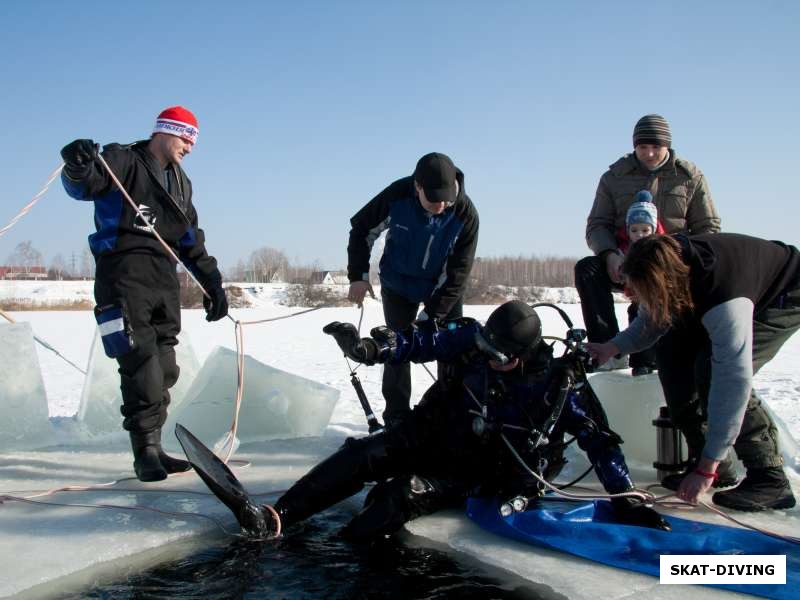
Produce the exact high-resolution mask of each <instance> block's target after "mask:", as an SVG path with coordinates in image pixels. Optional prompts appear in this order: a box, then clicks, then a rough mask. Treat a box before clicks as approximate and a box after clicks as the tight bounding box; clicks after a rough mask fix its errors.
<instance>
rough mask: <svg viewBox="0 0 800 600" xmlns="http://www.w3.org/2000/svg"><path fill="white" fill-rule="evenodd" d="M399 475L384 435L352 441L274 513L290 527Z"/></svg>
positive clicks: (290, 492) (286, 497) (286, 496)
mask: <svg viewBox="0 0 800 600" xmlns="http://www.w3.org/2000/svg"><path fill="white" fill-rule="evenodd" d="M398 472H399V464H398V461H397V460H396V459H395V460H393V459H391V458H390V456H389V452H388V448H387V442H386V434H385V433H384V432H381V433H378V434H376V435H373V436H370V437H366V438H358V439H356V438H349V439H347V440H346V441H345V443H344V445H343V446H342V447H341V448H340V449H339V450H337V451H336V452H335V453H334V454H332V455H331V456H329V457H328V458H326V459H325V460H323V461H322V462H321V463H319V464H317V466H315V467H314V468H313V469H311V471H309V472H308V473H307V474H305V475H304V476H303V477H302V478H300V479H299V480H298V481H297V483H295V484H294V485H293V486H292V487H291V488H289V490H288V491H287V492H286V493H285V494H284V495H283V496H281V497H280V498H279V499H278V501H277V502H276V503H275V509H276V510H277V511H278V513H279V514H280V515H281V520H282V521H283V522H284V524H285V525H286V526H288V525H291V524H292V523H296V522H298V521H302V520H303V519H306V518H308V517H310V516H311V515H313V514H316V513H318V512H320V511H322V510H325V509H326V508H328V507H330V506H333V505H334V504H336V503H338V502H341V501H342V500H344V499H345V498H349V497H350V496H352V495H353V494H355V493H357V492H359V491H360V490H361V489H362V488H363V487H364V484H365V483H366V482H368V481H378V480H382V479H384V478H386V477H391V476H393V475H396V474H397V473H398Z"/></svg>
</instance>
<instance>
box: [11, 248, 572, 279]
mask: <svg viewBox="0 0 800 600" xmlns="http://www.w3.org/2000/svg"><path fill="white" fill-rule="evenodd" d="M382 249H383V248H382V246H381V245H379V244H376V247H375V248H374V252H373V260H372V264H371V265H370V266H371V272H372V275H373V278H374V279H375V280H376V282H377V272H378V262H379V260H380V255H381V252H382ZM577 260H578V259H577V258H574V257H567V256H522V255H519V256H491V257H477V258H475V262H474V264H473V266H472V273H471V275H470V287H472V288H483V287H486V286H495V285H504V286H520V287H521V286H541V287H568V286H572V285H574V275H573V269H574V267H575V262H576V261H577ZM7 262H8V264H11V265H18V266H44V265H43V263H44V259H43V257H42V254H41V253H40V252H39V251H38V250H36V248H34V247H33V244H32V242H30V241H25V242H20V243H19V244H18V245H17V247H16V248H15V249H14V252H13V253H12V254H11V255H10V256H9V257H8V259H7ZM321 270H322V266H321V264H320V263H319V261H314V262H312V263H300V262H298V261H291V260H289V258H288V256H287V255H286V254H285V253H284V252H283V251H281V250H277V249H275V248H270V247H268V246H263V247H261V248H258V249H256V250H254V251H253V252H251V253H250V255H249V256H248V257H247V259H246V260H239V261H238V262H237V263H236V265H235V266H234V267H233V268H232V269H225V279H226V280H228V281H242V282H253V283H270V282H283V283H303V284H307V283H309V282H311V280H312V276H313V274H314V273H317V272H319V271H321ZM342 270H344V269H342ZM93 275H94V260H93V257H92V255H91V252H90V251H89V249H88V248H84V249H83V251H82V252H81V253H80V254H79V255H76V254H75V253H73V254H72V255H71V256H70V257H69V258H65V257H64V256H63V255H62V254H60V253H59V254H56V255H55V256H54V257H53V259H52V260H51V261H50V264H49V267H48V278H49V279H82V278H91V277H93Z"/></svg>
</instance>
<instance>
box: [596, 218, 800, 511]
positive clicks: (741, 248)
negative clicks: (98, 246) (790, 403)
mask: <svg viewBox="0 0 800 600" xmlns="http://www.w3.org/2000/svg"><path fill="white" fill-rule="evenodd" d="M622 273H623V275H624V276H625V278H626V282H627V285H628V287H629V288H630V290H631V291H632V292H633V294H634V296H635V299H636V301H637V302H638V303H639V305H640V313H639V318H638V319H636V320H635V321H634V322H633V323H632V324H631V325H630V327H628V329H626V330H625V331H623V332H621V333H619V334H618V335H617V336H616V337H614V338H613V339H612V340H610V341H608V342H606V343H603V344H587V348H588V350H589V352H590V353H591V354H592V355H593V356H594V357H595V358H596V359H597V360H598V362H600V363H601V364H602V363H603V362H605V361H606V360H608V359H609V358H611V357H612V356H614V355H616V354H618V353H622V354H629V353H631V352H637V351H640V350H642V349H644V348H648V347H650V346H652V345H654V344H655V345H656V360H657V364H658V369H659V371H658V373H659V379H660V380H661V385H662V387H663V389H664V397H665V399H666V401H667V406H668V407H669V410H670V414H671V416H672V418H673V421H674V422H675V424H676V426H678V427H679V428H680V429H681V431H682V432H683V433H684V435H685V437H686V441H687V444H688V446H689V455H690V456H689V458H690V467H689V469H687V471H686V473H684V474H682V475H681V476H680V477H679V478H678V480H677V481H675V483H676V485H675V487H676V488H677V490H678V494H677V495H678V497H680V498H682V499H684V500H687V501H689V502H691V503H697V499H698V497H699V496H700V494H702V493H704V492H706V491H707V490H708V489H709V488H710V487H712V485H714V484H716V485H715V487H724V485H725V484H729V483H728V482H730V484H732V483H734V482H735V478H733V477H732V475H731V474H730V473H732V470H731V469H730V468H729V467H730V461H729V460H727V461H726V459H728V454H729V451H730V449H731V448H733V449H734V450H735V452H736V455H737V456H738V458H739V459H740V460H741V461H742V463H744V466H745V468H746V470H747V473H746V476H745V478H744V480H743V481H742V482H741V483H740V484H739V485H738V486H737V487H735V488H733V489H730V490H726V491H721V492H717V493H715V494H714V496H713V501H714V503H716V504H718V505H720V506H725V507H728V508H735V509H739V510H745V511H758V510H766V509H770V508H791V507H793V506H794V505H795V498H794V495H793V494H792V490H791V487H790V486H789V482H788V480H787V478H786V475H785V473H784V472H783V468H782V465H783V459H782V457H781V455H780V452H779V450H778V433H777V430H776V428H775V425H774V423H773V422H772V419H771V418H770V416H769V414H768V413H767V412H766V410H765V409H764V407H763V406H762V405H761V400H760V399H759V398H758V396H757V395H756V394H755V392H754V391H753V374H754V373H756V372H758V370H759V369H760V368H761V367H762V366H764V364H766V363H767V362H768V361H769V360H771V359H772V358H773V357H774V356H775V355H776V354H777V352H778V350H779V349H780V348H781V346H782V345H783V344H784V343H785V342H786V341H787V340H788V339H789V338H790V337H791V336H792V334H793V333H794V332H795V331H797V330H798V329H799V328H800V252H798V250H797V248H795V247H794V246H789V245H787V244H783V243H782V242H774V241H767V240H763V239H759V238H754V237H750V236H746V235H740V234H734V233H717V234H713V235H710V234H703V235H698V236H692V237H686V236H682V235H676V236H674V237H670V236H659V235H656V236H650V237H647V238H644V239H641V240H639V241H638V242H636V243H635V244H633V246H632V247H631V249H630V250H629V251H628V254H627V255H626V257H625V261H624V263H623V265H622ZM704 420H707V430H706V431H705V432H704V431H703V425H704V423H703V421H704ZM723 479H725V480H726V481H724V482H723V481H722V480H723ZM720 484H722V485H720Z"/></svg>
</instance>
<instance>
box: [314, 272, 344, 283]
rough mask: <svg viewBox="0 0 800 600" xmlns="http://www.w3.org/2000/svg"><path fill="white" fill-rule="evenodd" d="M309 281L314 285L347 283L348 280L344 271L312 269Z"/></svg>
mask: <svg viewBox="0 0 800 600" xmlns="http://www.w3.org/2000/svg"><path fill="white" fill-rule="evenodd" d="M311 283H313V284H316V285H348V284H349V283H350V280H349V279H348V278H347V273H345V272H344V271H314V272H313V273H311Z"/></svg>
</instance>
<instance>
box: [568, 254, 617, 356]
mask: <svg viewBox="0 0 800 600" xmlns="http://www.w3.org/2000/svg"><path fill="white" fill-rule="evenodd" d="M575 287H576V288H577V290H578V296H580V299H581V312H582V313H583V323H584V325H585V327H586V333H587V337H588V340H589V341H590V342H607V341H608V340H610V339H611V338H612V337H614V336H615V335H617V333H619V325H618V323H617V315H616V312H615V311H614V297H613V296H612V295H611V292H612V290H613V289H616V287H618V286H615V285H614V284H613V282H612V281H611V279H609V277H608V272H607V271H606V266H605V263H604V262H603V261H602V260H601V259H600V258H599V257H597V256H587V257H586V258H582V259H581V260H579V261H578V262H577V263H576V264H575Z"/></svg>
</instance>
